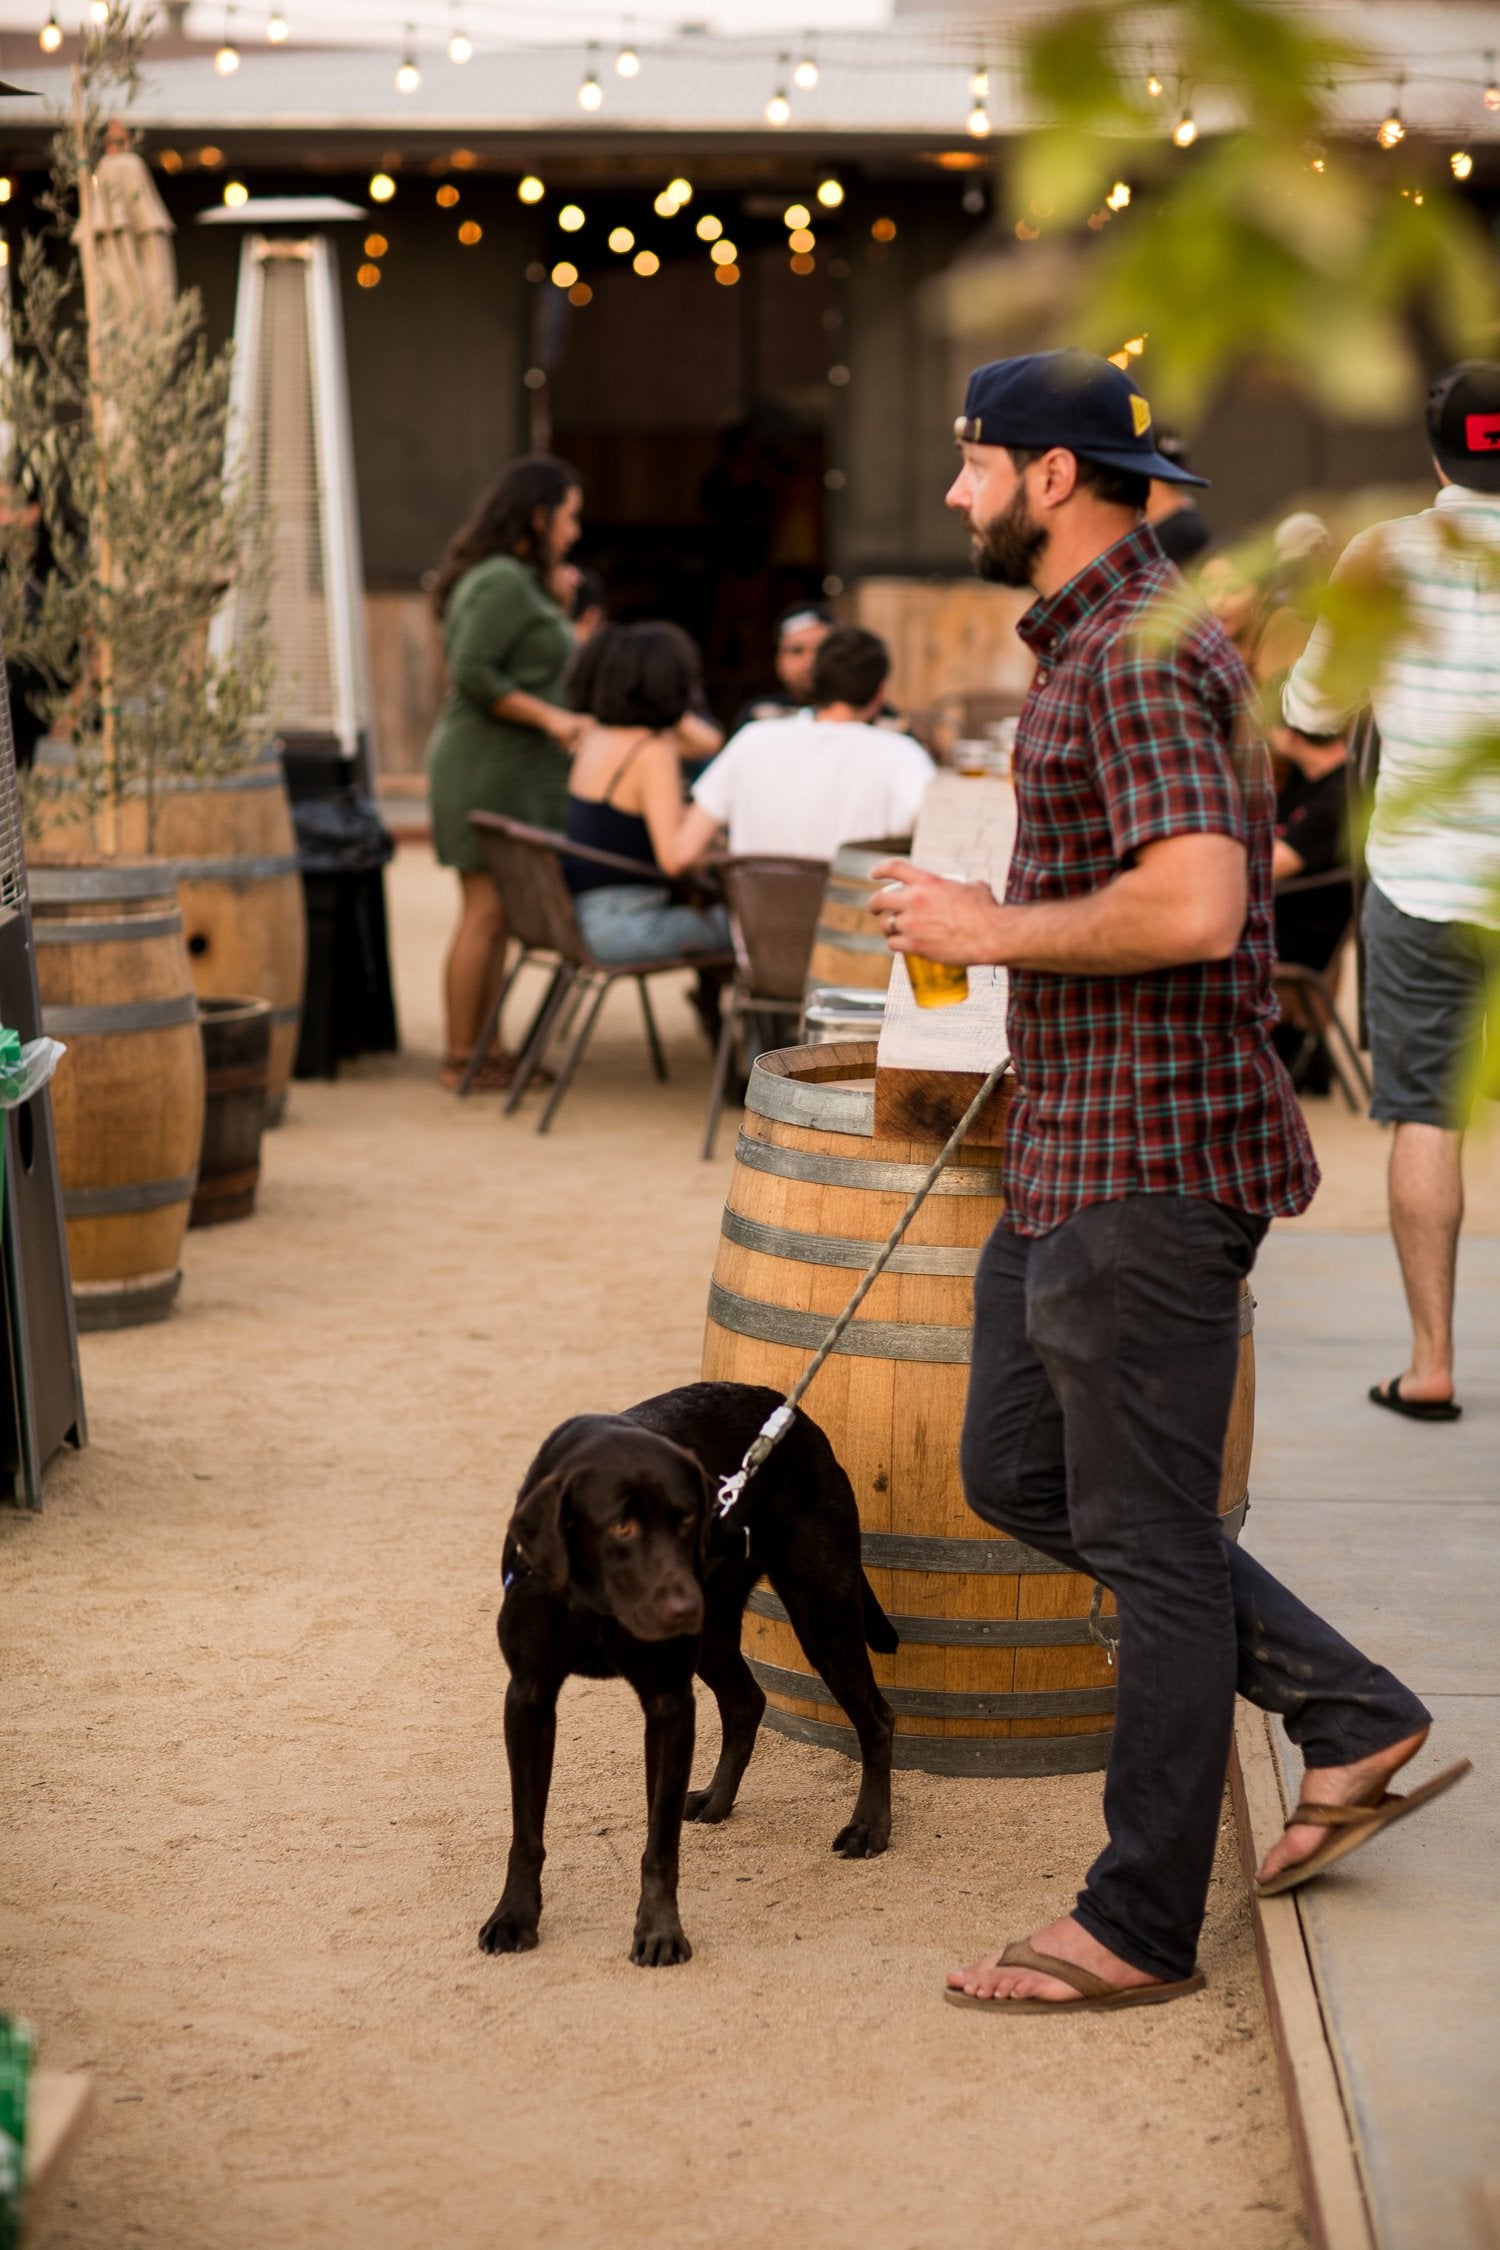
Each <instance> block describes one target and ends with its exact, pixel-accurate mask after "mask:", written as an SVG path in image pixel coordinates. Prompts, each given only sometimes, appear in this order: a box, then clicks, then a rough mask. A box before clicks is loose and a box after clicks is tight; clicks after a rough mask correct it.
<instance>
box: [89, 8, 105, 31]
mask: <svg viewBox="0 0 1500 2250" xmlns="http://www.w3.org/2000/svg"><path fill="white" fill-rule="evenodd" d="M108 21H109V0H89V22H90V23H91V24H92V25H93V26H94V28H95V30H97V31H102V30H103V28H104V26H105V25H106V24H107V23H108Z"/></svg>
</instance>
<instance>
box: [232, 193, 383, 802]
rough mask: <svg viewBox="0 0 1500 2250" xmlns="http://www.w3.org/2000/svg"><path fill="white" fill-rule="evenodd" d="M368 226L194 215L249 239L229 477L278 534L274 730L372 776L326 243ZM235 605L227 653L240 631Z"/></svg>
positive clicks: (354, 517)
mask: <svg viewBox="0 0 1500 2250" xmlns="http://www.w3.org/2000/svg"><path fill="white" fill-rule="evenodd" d="M364 216H365V214H364V212H363V211H362V210H361V209H360V207H359V206H358V204H355V203H344V202H342V201H340V200H339V199H338V198H336V197H333V196H273V197H261V198H259V199H252V200H251V201H249V202H247V203H243V204H241V205H240V206H239V207H238V208H237V209H229V208H227V207H224V206H220V207H218V208H216V209H214V210H212V211H205V212H203V213H202V214H201V216H200V219H199V224H200V225H202V226H235V227H240V228H242V229H243V230H244V235H245V239H244V242H243V244H242V246H241V249H240V275H239V294H238V297H237V300H236V304H235V316H234V346H235V358H234V374H233V380H232V387H231V392H230V402H229V439H228V448H227V461H226V470H227V473H228V474H229V475H231V476H242V475H248V477H249V479H250V482H251V486H252V488H253V490H254V492H255V495H256V498H257V499H258V500H259V501H260V502H261V503H262V505H263V506H264V507H265V509H266V511H267V512H268V514H269V517H270V520H271V523H272V525H273V544H272V562H271V577H270V588H269V599H270V621H271V643H272V648H273V650H274V653H275V657H276V667H277V672H276V685H275V688H274V690H273V693H272V711H271V714H270V715H271V718H272V721H273V723H274V725H275V728H276V732H277V733H278V734H279V735H280V736H281V737H282V739H283V741H285V742H286V744H287V746H288V748H289V749H291V750H292V751H293V752H294V753H297V752H301V753H317V752H322V753H323V754H324V756H337V757H339V758H341V759H343V760H345V761H346V762H347V766H346V772H345V774H344V775H343V777H342V778H344V779H354V778H356V777H357V778H358V779H360V780H361V781H364V782H366V783H368V780H369V776H370V743H369V727H370V685H369V658H368V654H367V651H366V645H365V624H364V572H363V568H362V565H361V560H360V543H359V512H358V508H357V505H356V501H355V487H354V437H353V431H352V428H351V424H350V416H349V380H348V375H347V372H346V369H345V362H344V325H343V317H342V314H341V312H340V308H339V295H338V269H337V264H336V261H335V255H334V248H333V244H332V242H331V240H330V239H329V236H328V234H327V233H326V232H325V231H322V230H324V229H326V228H327V227H328V226H330V225H336V224H339V223H341V222H345V221H348V220H352V219H361V218H363V217H364ZM240 623H241V621H240V617H239V614H238V608H237V604H236V602H235V601H234V600H233V599H231V600H230V601H229V602H227V603H226V604H225V607H224V609H223V610H222V611H221V612H220V615H219V617H218V619H217V620H216V623H215V629H214V642H213V645H214V646H215V649H216V650H217V651H220V652H223V651H225V650H227V648H228V647H229V646H232V644H233V642H234V640H235V637H236V635H237V633H238V631H239V629H240Z"/></svg>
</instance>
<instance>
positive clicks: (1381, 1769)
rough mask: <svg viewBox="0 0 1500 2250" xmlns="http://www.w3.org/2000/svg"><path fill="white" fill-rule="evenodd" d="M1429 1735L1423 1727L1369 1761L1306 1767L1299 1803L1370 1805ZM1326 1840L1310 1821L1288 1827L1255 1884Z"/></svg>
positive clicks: (1268, 1878)
mask: <svg viewBox="0 0 1500 2250" xmlns="http://www.w3.org/2000/svg"><path fill="white" fill-rule="evenodd" d="M1430 1732H1431V1729H1430V1728H1428V1727H1423V1728H1422V1729H1421V1731H1420V1732H1419V1733H1417V1734H1409V1735H1407V1737H1406V1739H1405V1740H1404V1741H1402V1742H1395V1743H1392V1745H1391V1747H1390V1749H1389V1750H1380V1751H1377V1752H1376V1754H1375V1755H1374V1757H1371V1758H1361V1759H1360V1760H1359V1761H1358V1763H1357V1764H1356V1765H1352V1766H1309V1767H1308V1769H1307V1771H1306V1772H1305V1773H1304V1774H1303V1776H1302V1794H1301V1802H1302V1803H1303V1804H1307V1805H1367V1804H1373V1803H1374V1802H1375V1800H1376V1799H1377V1798H1378V1797H1380V1796H1382V1795H1383V1794H1384V1791H1385V1787H1386V1784H1387V1783H1388V1782H1389V1780H1390V1778H1391V1776H1392V1775H1393V1774H1394V1773H1397V1772H1399V1770H1400V1768H1401V1767H1402V1766H1404V1765H1405V1764H1406V1761H1407V1759H1408V1758H1414V1757H1415V1756H1416V1754H1417V1752H1418V1751H1419V1750H1420V1749H1421V1747H1422V1745H1423V1743H1424V1742H1425V1741H1426V1740H1427V1737H1428V1735H1429V1733H1430ZM1327 1840H1328V1831H1327V1829H1326V1828H1316V1827H1314V1826H1313V1825H1312V1824H1311V1823H1310V1822H1303V1824H1302V1825H1301V1826H1300V1827H1297V1828H1288V1829H1287V1830H1285V1832H1284V1833H1283V1834H1282V1835H1281V1836H1280V1837H1279V1838H1278V1839H1277V1841H1276V1842H1275V1843H1274V1844H1273V1845H1272V1846H1271V1849H1270V1850H1269V1851H1268V1852H1267V1854H1266V1856H1265V1858H1264V1859H1263V1860H1262V1862H1261V1865H1260V1869H1259V1872H1258V1873H1257V1875H1256V1881H1257V1882H1260V1883H1267V1882H1269V1881H1270V1879H1271V1877H1272V1876H1273V1875H1279V1874H1280V1873H1281V1871H1282V1869H1283V1868H1284V1867H1291V1866H1293V1865H1294V1864H1295V1862H1296V1861H1298V1860H1301V1859H1306V1858H1307V1857H1308V1856H1309V1854H1311V1853H1312V1852H1315V1851H1316V1850H1317V1848H1318V1846H1319V1845H1320V1844H1323V1843H1326V1842H1327Z"/></svg>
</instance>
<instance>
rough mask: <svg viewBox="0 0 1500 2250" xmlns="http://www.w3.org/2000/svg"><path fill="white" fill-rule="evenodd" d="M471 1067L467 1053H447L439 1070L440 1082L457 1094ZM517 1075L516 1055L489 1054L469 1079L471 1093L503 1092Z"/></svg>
mask: <svg viewBox="0 0 1500 2250" xmlns="http://www.w3.org/2000/svg"><path fill="white" fill-rule="evenodd" d="M468 1067H469V1057H468V1056H467V1055H458V1054H451V1053H450V1054H447V1055H445V1056H444V1057H443V1063H442V1068H441V1069H440V1070H439V1072H438V1083H439V1085H441V1086H445V1087H446V1088H447V1090H448V1092H449V1093H450V1094H456V1093H457V1092H458V1090H459V1088H460V1087H461V1086H462V1085H463V1082H464V1075H465V1073H466V1072H467V1070H468ZM515 1075H516V1058H515V1056H514V1055H487V1056H486V1057H485V1059H484V1061H483V1062H482V1063H481V1064H480V1066H479V1068H478V1069H477V1070H476V1071H475V1073H474V1076H473V1077H472V1078H471V1079H470V1081H469V1086H468V1091H469V1092H470V1093H471V1094H503V1093H504V1092H505V1090H506V1088H507V1087H508V1086H509V1085H510V1084H511V1082H512V1081H513V1079H514V1078H515Z"/></svg>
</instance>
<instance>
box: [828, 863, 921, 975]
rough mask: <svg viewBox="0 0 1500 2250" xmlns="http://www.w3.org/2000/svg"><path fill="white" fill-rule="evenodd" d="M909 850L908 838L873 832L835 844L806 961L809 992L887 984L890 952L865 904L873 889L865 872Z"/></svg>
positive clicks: (889, 970)
mask: <svg viewBox="0 0 1500 2250" xmlns="http://www.w3.org/2000/svg"><path fill="white" fill-rule="evenodd" d="M910 850H911V838H910V836H884V837H882V836H876V837H873V838H871V839H869V840H868V841H866V842H862V843H857V844H841V845H840V846H839V848H838V850H837V852H836V853H835V854H834V857H833V864H832V865H831V866H830V868H829V870H828V881H827V884H826V886H825V887H824V891H823V904H822V906H821V908H820V909H819V912H818V927H817V934H816V936H815V937H814V939H813V949H812V954H811V957H810V958H809V960H808V964H807V990H808V991H809V992H811V991H812V989H813V987H814V986H815V985H820V984H827V985H851V984H852V985H863V986H865V987H866V988H867V989H869V990H873V991H876V992H883V991H884V990H885V988H886V986H887V985H888V984H889V983H890V981H891V956H890V953H889V951H888V949H887V946H886V942H885V939H884V937H883V936H882V934H881V930H880V925H879V923H878V922H877V921H876V920H875V918H874V916H873V915H872V914H871V913H870V912H869V909H868V907H867V905H866V901H867V899H868V898H869V896H870V893H871V891H872V890H874V888H875V881H874V878H873V876H872V875H871V873H870V870H871V868H872V867H878V866H879V865H880V863H881V861H882V860H886V859H896V858H899V857H901V856H902V855H903V854H904V853H906V852H909V851H910Z"/></svg>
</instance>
